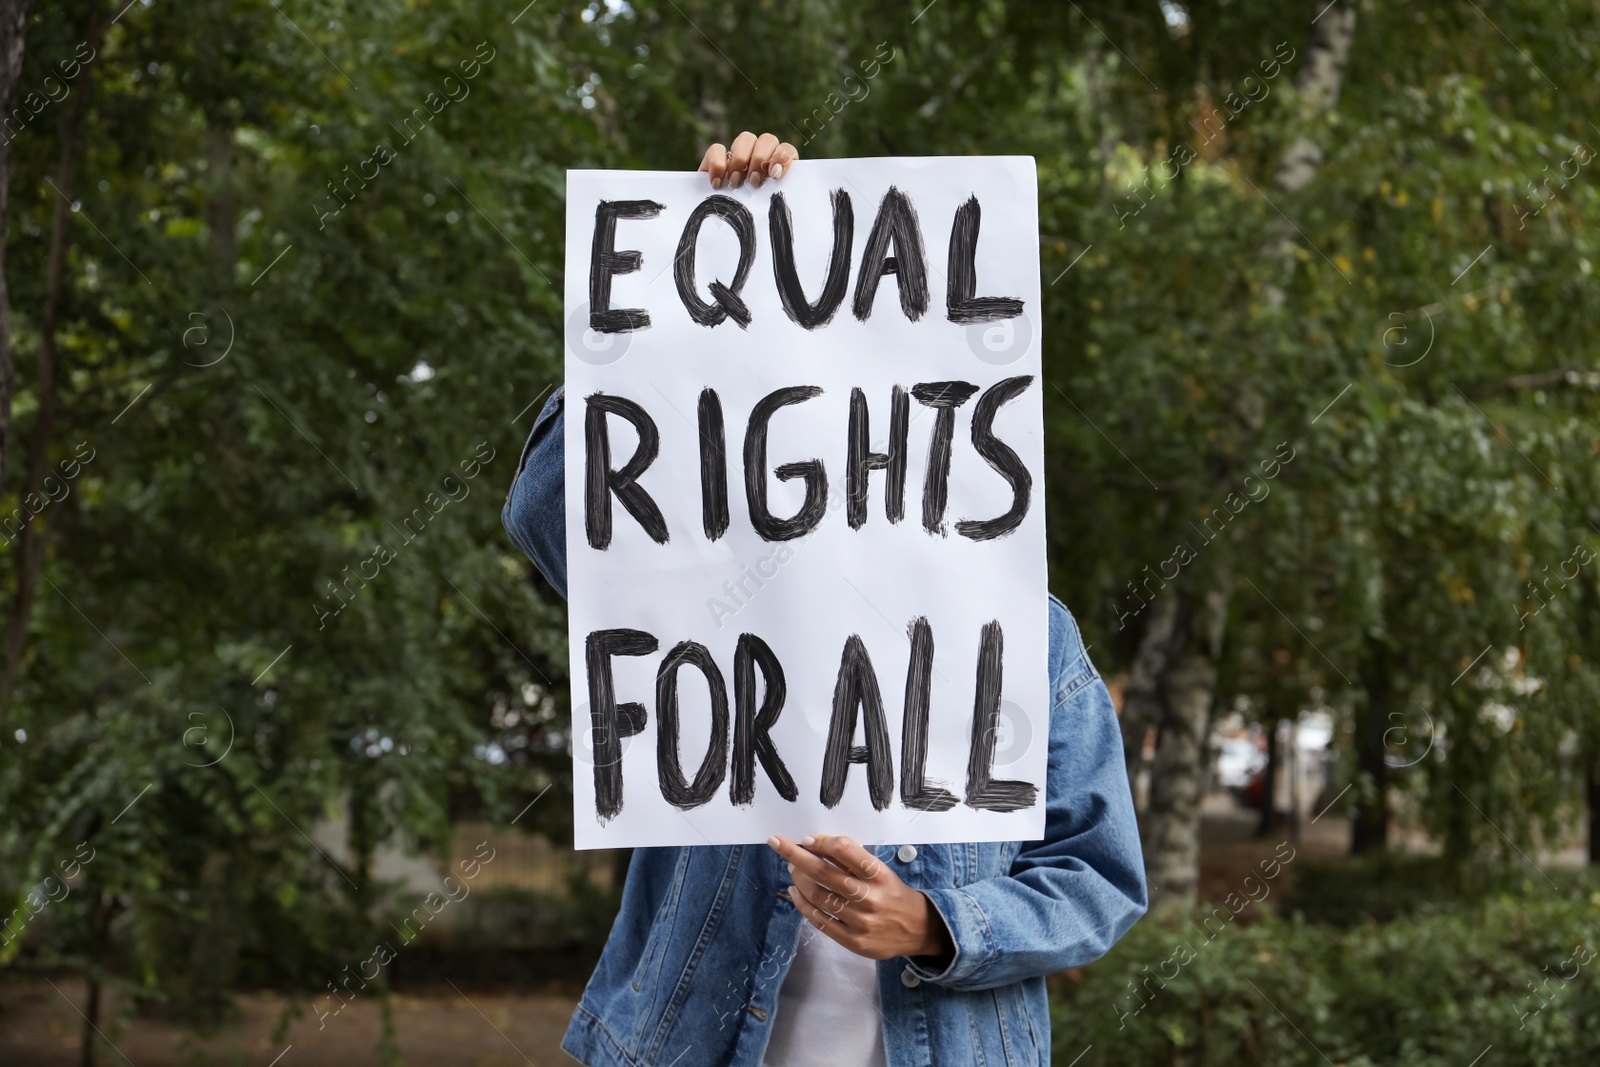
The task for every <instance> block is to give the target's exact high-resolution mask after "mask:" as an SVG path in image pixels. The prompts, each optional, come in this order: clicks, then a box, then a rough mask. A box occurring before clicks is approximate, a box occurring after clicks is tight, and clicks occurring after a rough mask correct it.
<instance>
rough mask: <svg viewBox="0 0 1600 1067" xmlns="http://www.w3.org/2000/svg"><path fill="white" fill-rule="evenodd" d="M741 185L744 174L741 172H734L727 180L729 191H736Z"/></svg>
mask: <svg viewBox="0 0 1600 1067" xmlns="http://www.w3.org/2000/svg"><path fill="white" fill-rule="evenodd" d="M743 184H744V172H743V171H738V170H736V171H734V172H733V174H732V176H730V177H729V178H728V188H729V189H737V188H739V186H741V185H743Z"/></svg>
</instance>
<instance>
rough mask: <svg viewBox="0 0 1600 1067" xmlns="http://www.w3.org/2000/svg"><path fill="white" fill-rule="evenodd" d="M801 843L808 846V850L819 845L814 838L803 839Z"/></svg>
mask: <svg viewBox="0 0 1600 1067" xmlns="http://www.w3.org/2000/svg"><path fill="white" fill-rule="evenodd" d="M800 843H801V844H802V845H804V846H806V848H810V847H811V846H812V845H814V844H816V843H817V839H816V838H814V837H802V838H801V839H800Z"/></svg>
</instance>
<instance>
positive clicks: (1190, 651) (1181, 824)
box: [1144, 583, 1228, 901]
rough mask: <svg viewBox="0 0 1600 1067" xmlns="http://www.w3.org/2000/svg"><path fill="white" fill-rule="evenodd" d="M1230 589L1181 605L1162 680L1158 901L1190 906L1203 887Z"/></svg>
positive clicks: (1155, 846)
mask: <svg viewBox="0 0 1600 1067" xmlns="http://www.w3.org/2000/svg"><path fill="white" fill-rule="evenodd" d="M1226 588H1227V586H1226V583H1219V585H1218V586H1217V587H1216V588H1213V589H1211V590H1208V591H1207V592H1206V593H1205V594H1204V595H1203V596H1201V597H1198V598H1196V597H1194V594H1192V593H1187V592H1184V593H1180V595H1179V597H1178V600H1179V606H1178V609H1177V612H1176V615H1177V622H1176V624H1175V625H1174V627H1173V632H1172V640H1171V644H1170V646H1169V648H1170V652H1169V657H1168V662H1167V668H1166V670H1165V671H1164V672H1163V674H1162V678H1161V720H1160V725H1159V727H1158V733H1157V739H1156V755H1155V761H1154V763H1153V764H1152V765H1151V768H1150V802H1149V805H1148V807H1147V810H1146V819H1145V833H1144V862H1145V870H1146V873H1147V874H1148V875H1149V878H1150V885H1151V888H1152V890H1153V896H1154V898H1155V899H1157V900H1159V901H1168V900H1173V901H1181V900H1187V899H1189V898H1191V897H1193V896H1194V894H1195V891H1196V889H1197V888H1198V887H1199V884H1200V801H1201V799H1202V798H1201V795H1200V785H1201V783H1200V779H1201V770H1202V767H1203V764H1204V761H1205V742H1206V728H1207V726H1208V725H1209V722H1210V718H1211V704H1212V700H1213V698H1214V697H1215V694H1216V685H1217V666H1216V664H1217V657H1218V656H1219V655H1220V654H1221V651H1222V631H1223V624H1224V623H1225V622H1226V619H1227V610H1228V595H1227V592H1226Z"/></svg>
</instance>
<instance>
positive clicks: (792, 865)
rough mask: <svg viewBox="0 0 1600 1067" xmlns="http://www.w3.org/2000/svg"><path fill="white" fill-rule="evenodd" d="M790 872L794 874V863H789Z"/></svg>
mask: <svg viewBox="0 0 1600 1067" xmlns="http://www.w3.org/2000/svg"><path fill="white" fill-rule="evenodd" d="M789 873H790V874H793V873H794V864H792V863H791V864H789Z"/></svg>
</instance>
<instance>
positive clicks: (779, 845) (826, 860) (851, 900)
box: [767, 834, 955, 960]
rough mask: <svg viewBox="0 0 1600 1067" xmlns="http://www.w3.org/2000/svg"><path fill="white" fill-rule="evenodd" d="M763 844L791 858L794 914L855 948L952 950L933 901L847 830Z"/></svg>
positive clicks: (873, 954)
mask: <svg viewBox="0 0 1600 1067" xmlns="http://www.w3.org/2000/svg"><path fill="white" fill-rule="evenodd" d="M767 844H768V845H770V846H771V847H772V850H773V851H774V852H776V853H777V854H778V855H780V856H782V857H783V858H784V859H786V860H788V861H789V874H790V875H791V876H793V878H794V886H793V887H792V888H791V889H790V890H789V899H790V901H791V902H792V903H793V904H794V906H795V907H797V908H799V909H800V914H801V915H804V916H805V917H806V919H807V920H808V921H809V922H810V923H811V925H812V926H815V927H816V928H817V929H818V930H821V931H822V932H823V933H825V934H827V935H828V936H829V937H831V938H833V940H835V941H837V942H838V943H839V944H841V945H843V946H844V947H845V948H847V949H849V950H850V951H851V952H854V953H855V954H856V955H858V956H865V957H867V958H868V959H873V960H888V959H893V958H894V957H896V956H932V957H935V958H936V959H940V960H948V959H949V958H950V957H951V956H952V955H954V954H955V945H954V944H952V943H951V941H950V932H949V930H948V929H946V927H945V924H944V919H943V918H941V917H940V915H939V913H938V911H937V910H935V909H934V906H933V902H932V901H931V900H929V899H928V898H927V897H926V896H924V895H923V894H922V893H920V892H918V891H917V890H915V889H912V888H911V887H910V886H908V885H906V884H905V883H904V882H902V881H901V880H900V876H899V875H897V874H895V873H894V871H892V870H890V869H889V868H888V867H887V866H885V865H884V864H883V863H882V862H881V861H880V860H879V859H878V857H876V856H874V855H873V854H872V853H870V852H868V851H867V850H866V849H864V848H862V847H861V846H860V845H858V844H856V843H855V842H854V841H852V840H850V839H849V838H848V837H830V836H827V835H825V834H819V835H817V836H816V837H803V838H801V839H800V844H798V845H796V844H795V843H793V842H791V841H787V840H785V839H784V838H782V837H777V836H773V837H769V838H767Z"/></svg>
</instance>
